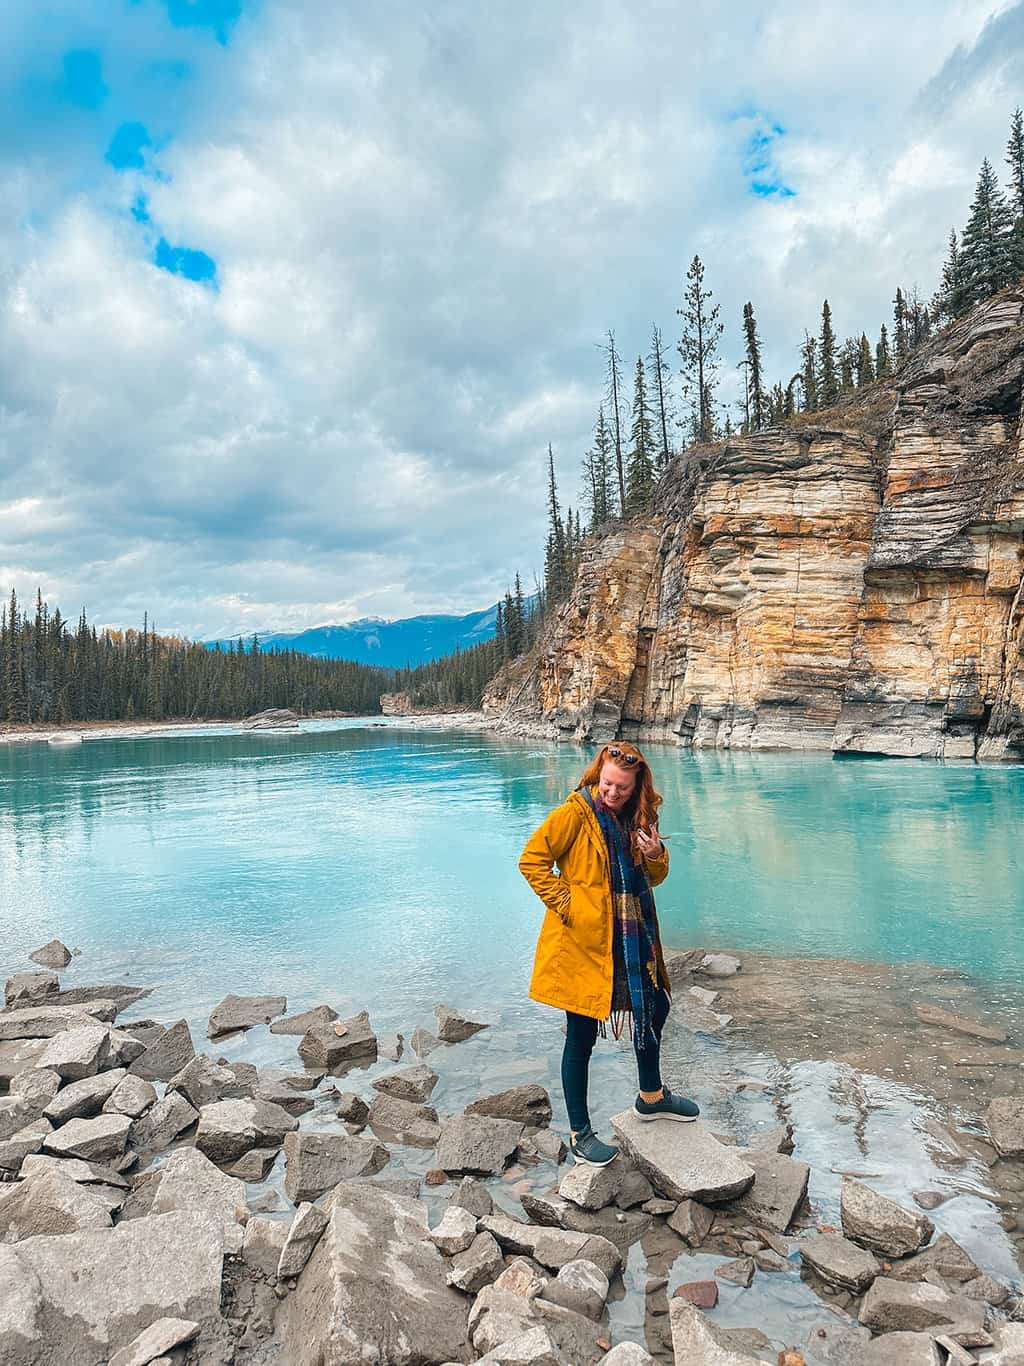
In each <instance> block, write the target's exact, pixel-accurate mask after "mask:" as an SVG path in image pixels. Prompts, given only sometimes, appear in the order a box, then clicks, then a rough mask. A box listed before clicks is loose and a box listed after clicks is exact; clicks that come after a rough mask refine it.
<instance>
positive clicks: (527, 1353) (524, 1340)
mask: <svg viewBox="0 0 1024 1366" xmlns="http://www.w3.org/2000/svg"><path fill="white" fill-rule="evenodd" d="M477 1360H478V1361H479V1362H480V1363H484V1362H490V1363H492V1366H567V1363H566V1358H565V1357H564V1356H563V1354H562V1352H561V1351H560V1350H559V1348H558V1347H557V1346H556V1344H555V1342H554V1341H553V1339H552V1337H551V1335H550V1333H549V1332H548V1331H547V1329H546V1328H541V1327H539V1326H538V1327H536V1328H530V1329H528V1330H527V1331H526V1332H525V1333H519V1334H518V1335H517V1336H516V1337H514V1338H511V1339H510V1340H509V1341H508V1342H503V1343H502V1344H501V1346H500V1347H495V1349H494V1351H493V1352H488V1353H487V1355H486V1356H482V1357H478V1358H477ZM605 1360H606V1361H607V1357H605Z"/></svg>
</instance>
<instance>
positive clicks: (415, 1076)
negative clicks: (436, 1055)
mask: <svg viewBox="0 0 1024 1366" xmlns="http://www.w3.org/2000/svg"><path fill="white" fill-rule="evenodd" d="M437 1080H438V1078H437V1073H436V1072H435V1071H434V1069H433V1068H432V1067H428V1066H427V1065H426V1063H422V1062H418V1063H414V1064H413V1066H412V1067H402V1068H399V1070H398V1071H397V1072H386V1073H385V1074H384V1076H382V1077H375V1078H374V1080H373V1081H371V1082H370V1085H371V1086H372V1087H373V1088H374V1090H376V1091H381V1092H383V1094H384V1095H386V1096H396V1097H397V1098H398V1099H399V1100H415V1101H420V1102H422V1101H425V1100H429V1099H430V1093H431V1092H432V1091H433V1089H434V1087H435V1086H436V1085H437Z"/></svg>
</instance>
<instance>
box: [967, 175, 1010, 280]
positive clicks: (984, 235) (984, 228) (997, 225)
mask: <svg viewBox="0 0 1024 1366" xmlns="http://www.w3.org/2000/svg"><path fill="white" fill-rule="evenodd" d="M960 256H961V263H962V267H963V272H964V288H965V290H966V292H967V297H968V300H969V302H970V303H971V304H976V303H980V302H981V300H982V299H987V298H988V296H989V295H990V294H994V293H995V292H996V290H998V289H1002V288H1003V287H1004V285H1008V284H1009V283H1010V281H1011V280H1012V279H1013V277H1014V259H1013V257H1014V252H1013V213H1012V212H1011V209H1010V206H1009V204H1008V203H1007V200H1006V195H1005V194H1004V193H1003V191H1002V189H1001V188H1000V185H999V181H998V180H997V179H996V173H995V171H993V169H992V164H991V162H990V161H989V159H988V157H986V158H985V159H984V161H983V162H982V163H981V170H980V171H979V172H978V183H977V185H976V187H975V190H974V201H973V203H972V204H971V216H970V218H968V220H967V226H966V227H965V228H964V231H963V236H962V238H961V241H960Z"/></svg>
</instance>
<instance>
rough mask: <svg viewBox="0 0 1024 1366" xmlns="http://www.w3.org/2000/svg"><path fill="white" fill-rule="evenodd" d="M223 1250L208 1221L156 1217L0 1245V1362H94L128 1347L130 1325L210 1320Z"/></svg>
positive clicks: (207, 1324)
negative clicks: (43, 1342)
mask: <svg viewBox="0 0 1024 1366" xmlns="http://www.w3.org/2000/svg"><path fill="white" fill-rule="evenodd" d="M222 1262H223V1250H222V1248H221V1245H220V1228H219V1225H218V1224H217V1221H216V1220H214V1219H211V1218H209V1216H207V1215H202V1214H164V1215H160V1216H157V1217H156V1218H146V1219H136V1220H132V1221H131V1222H130V1223H127V1224H119V1225H118V1226H117V1227H116V1228H111V1229H92V1230H86V1231H83V1232H79V1233H64V1234H60V1235H59V1236H56V1237H42V1238H27V1239H26V1240H25V1241H24V1242H21V1243H18V1244H16V1245H15V1246H13V1247H0V1286H2V1287H3V1293H2V1295H0V1360H2V1361H3V1362H4V1366H38V1363H39V1362H40V1361H41V1359H42V1358H41V1357H40V1355H39V1342H40V1340H41V1336H42V1334H43V1333H44V1331H45V1333H46V1350H47V1353H48V1354H49V1356H50V1359H51V1360H52V1361H54V1362H60V1364H61V1366H96V1363H97V1362H99V1361H109V1359H110V1357H111V1356H112V1355H113V1354H114V1352H116V1351H117V1350H118V1349H119V1348H121V1347H124V1346H127V1345H128V1344H129V1343H131V1342H132V1341H133V1340H134V1339H135V1337H136V1336H137V1335H138V1332H139V1325H140V1324H152V1323H154V1322H155V1321H156V1320H158V1319H160V1318H164V1317H174V1318H182V1319H186V1320H190V1321H192V1322H195V1323H198V1324H199V1325H200V1331H201V1332H202V1331H203V1330H204V1329H212V1328H213V1326H214V1325H216V1324H217V1323H218V1322H219V1321H220V1294H221V1267H222Z"/></svg>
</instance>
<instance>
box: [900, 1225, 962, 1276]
mask: <svg viewBox="0 0 1024 1366" xmlns="http://www.w3.org/2000/svg"><path fill="white" fill-rule="evenodd" d="M929 1271H935V1272H938V1274H939V1275H940V1276H941V1277H942V1278H943V1279H944V1280H947V1281H971V1280H973V1279H974V1278H975V1276H977V1275H978V1267H977V1264H976V1263H975V1262H974V1261H973V1259H972V1258H971V1256H970V1255H969V1253H967V1252H966V1251H965V1250H964V1249H963V1248H962V1247H961V1246H960V1244H959V1243H958V1242H957V1241H956V1239H955V1238H951V1237H950V1236H949V1234H948V1233H940V1234H939V1236H938V1237H937V1238H936V1239H935V1242H934V1243H932V1245H931V1246H930V1247H926V1248H925V1249H924V1251H923V1252H918V1253H917V1254H916V1256H914V1257H907V1258H905V1259H904V1260H902V1261H898V1262H893V1263H892V1266H891V1268H890V1269H889V1271H887V1272H886V1275H887V1276H889V1277H890V1278H891V1279H892V1280H894V1281H923V1280H924V1278H925V1276H926V1275H927V1274H928V1272H929Z"/></svg>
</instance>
